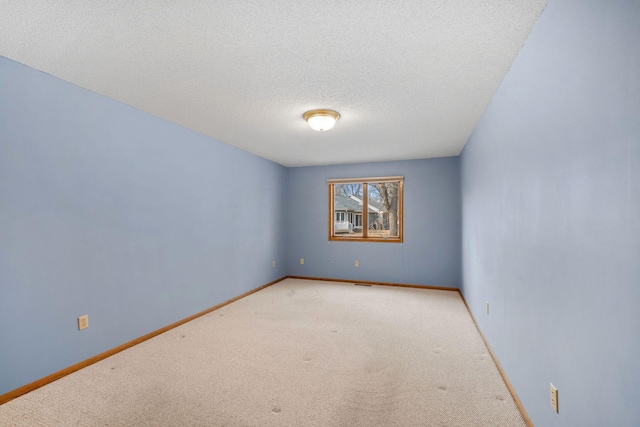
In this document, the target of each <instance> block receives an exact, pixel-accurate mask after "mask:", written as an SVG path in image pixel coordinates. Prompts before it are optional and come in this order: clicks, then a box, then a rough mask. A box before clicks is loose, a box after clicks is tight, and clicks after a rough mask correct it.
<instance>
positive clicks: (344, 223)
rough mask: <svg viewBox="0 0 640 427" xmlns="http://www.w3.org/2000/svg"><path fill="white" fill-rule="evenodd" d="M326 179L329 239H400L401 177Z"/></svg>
mask: <svg viewBox="0 0 640 427" xmlns="http://www.w3.org/2000/svg"><path fill="white" fill-rule="evenodd" d="M327 182H328V184H329V240H342V241H344V240H352V241H353V240H355V241H379V242H402V229H403V197H402V196H403V187H404V178H403V177H400V176H393V177H381V178H353V179H330V180H328V181H327ZM364 206H366V207H367V208H366V209H365V208H364Z"/></svg>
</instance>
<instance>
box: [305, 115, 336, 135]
mask: <svg viewBox="0 0 640 427" xmlns="http://www.w3.org/2000/svg"><path fill="white" fill-rule="evenodd" d="M302 117H303V118H304V119H305V120H306V121H307V123H309V126H311V129H313V130H318V131H323V130H329V129H331V128H332V127H333V126H334V125H335V124H336V122H337V121H338V119H339V118H340V114H338V113H337V112H335V111H333V110H311V111H307V112H306V113H304V114H303V115H302Z"/></svg>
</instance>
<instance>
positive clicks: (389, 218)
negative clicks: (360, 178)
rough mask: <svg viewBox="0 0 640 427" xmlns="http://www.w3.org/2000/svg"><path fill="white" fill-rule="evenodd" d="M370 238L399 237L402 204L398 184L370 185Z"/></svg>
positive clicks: (380, 183) (379, 183)
mask: <svg viewBox="0 0 640 427" xmlns="http://www.w3.org/2000/svg"><path fill="white" fill-rule="evenodd" d="M368 187H369V227H368V228H369V237H376V238H382V239H386V238H389V237H398V236H399V235H400V233H399V225H400V203H399V190H398V189H399V186H398V182H377V183H376V182H371V183H369V186H368Z"/></svg>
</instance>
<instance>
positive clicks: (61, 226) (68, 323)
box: [0, 57, 287, 394]
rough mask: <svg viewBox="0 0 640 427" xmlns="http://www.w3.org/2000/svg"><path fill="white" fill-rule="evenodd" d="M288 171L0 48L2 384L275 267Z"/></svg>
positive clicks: (238, 287) (200, 304)
mask: <svg viewBox="0 0 640 427" xmlns="http://www.w3.org/2000/svg"><path fill="white" fill-rule="evenodd" d="M286 175H287V171H286V169H285V168H284V167H282V166H279V165H276V164H274V163H271V162H269V161H266V160H264V159H261V158H259V157H256V156H253V155H250V154H248V153H246V152H243V151H241V150H238V149H235V148H232V147H229V146H227V145H224V144H221V143H219V142H217V141H214V140H211V139H209V138H206V137H204V136H202V135H199V134H196V133H194V132H192V131H189V130H187V129H184V128H182V127H180V126H177V125H174V124H171V123H168V122H166V121H163V120H160V119H158V118H156V117H153V116H151V115H148V114H146V113H143V112H140V111H138V110H135V109H133V108H130V107H127V106H125V105H122V104H120V103H118V102H115V101H112V100H110V99H107V98H104V97H102V96H99V95H96V94H94V93H91V92H89V91H86V90H84V89H81V88H78V87H76V86H73V85H71V84H68V83H65V82H63V81H61V80H59V79H56V78H53V77H51V76H48V75H46V74H43V73H41V72H38V71H35V70H33V69H30V68H28V67H25V66H22V65H20V64H17V63H15V62H12V61H10V60H8V59H5V58H2V57H0V394H3V393H6V392H8V391H10V390H13V389H15V388H18V387H20V386H22V385H24V384H26V383H29V382H31V381H34V380H37V379H39V378H42V377H44V376H46V375H48V374H51V373H53V372H55V371H57V370H59V369H62V368H65V367H67V366H70V365H72V364H74V363H76V362H79V361H82V360H84V359H87V358H89V357H91V356H93V355H95V354H98V353H100V352H103V351H105V350H108V349H111V348H113V347H115V346H117V345H119V344H122V343H124V342H127V341H129V340H131V339H134V338H137V337H139V336H142V335H144V334H146V333H148V332H150V331H153V330H155V329H158V328H160V327H163V326H166V325H168V324H170V323H172V322H175V321H177V320H180V319H182V318H184V317H187V316H189V315H192V314H194V313H196V312H198V311H201V310H203V309H206V308H208V307H211V306H213V305H215V304H217V303H220V302H222V301H225V300H227V299H229V298H231V297H235V296H237V295H239V294H241V293H243V292H245V291H248V290H250V289H253V288H256V287H257V286H259V285H262V284H265V283H267V282H270V281H272V280H274V279H276V278H279V277H282V276H284V275H285V274H286V269H285V263H284V254H285V232H284V229H283V226H284V221H283V218H284V215H285V206H284V204H285V195H284V189H285V180H286ZM272 260H276V261H277V267H276V268H272V266H271V261H272ZM83 314H88V315H89V325H90V326H89V329H87V330H85V331H82V332H79V331H78V330H77V323H76V318H77V317H78V316H80V315H83Z"/></svg>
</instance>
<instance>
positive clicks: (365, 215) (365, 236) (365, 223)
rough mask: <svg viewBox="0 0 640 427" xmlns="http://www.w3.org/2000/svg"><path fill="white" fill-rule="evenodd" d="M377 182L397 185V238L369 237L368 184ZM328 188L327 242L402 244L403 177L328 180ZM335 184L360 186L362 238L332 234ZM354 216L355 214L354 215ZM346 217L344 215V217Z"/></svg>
mask: <svg viewBox="0 0 640 427" xmlns="http://www.w3.org/2000/svg"><path fill="white" fill-rule="evenodd" d="M379 182H397V183H398V237H386V238H385V237H372V236H369V209H367V208H365V206H368V205H369V184H370V183H379ZM327 184H328V187H329V191H328V193H329V215H328V217H329V241H332V242H382V243H402V242H403V241H404V177H403V176H385V177H373V178H347V179H328V180H327ZM336 184H362V196H363V197H362V199H363V200H362V206H363V209H362V214H361V215H362V237H348V235H346V234H345V235H342V236H336V235H335V233H334V223H335V212H334V210H333V207H334V206H333V203H334V200H335V193H334V185H336ZM354 215H355V214H354ZM345 216H346V215H345Z"/></svg>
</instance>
